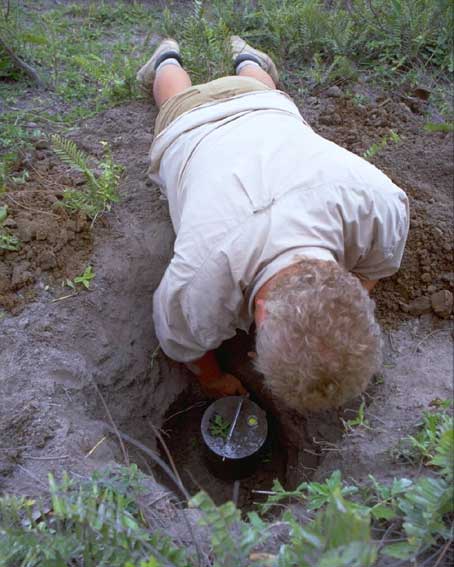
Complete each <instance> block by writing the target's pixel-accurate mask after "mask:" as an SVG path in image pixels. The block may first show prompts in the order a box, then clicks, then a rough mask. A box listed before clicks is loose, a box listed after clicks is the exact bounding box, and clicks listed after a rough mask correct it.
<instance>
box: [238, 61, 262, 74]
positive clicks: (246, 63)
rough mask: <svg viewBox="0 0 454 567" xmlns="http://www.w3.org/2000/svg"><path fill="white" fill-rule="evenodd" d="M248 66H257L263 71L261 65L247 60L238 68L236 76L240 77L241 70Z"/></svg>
mask: <svg viewBox="0 0 454 567" xmlns="http://www.w3.org/2000/svg"><path fill="white" fill-rule="evenodd" d="M246 65H255V66H256V67H258V68H259V69H261V67H260V65H259V64H258V63H257V62H256V61H252V59H246V61H242V62H241V63H240V64H239V65H238V67H237V68H236V74H237V75H239V74H240V71H241V69H244V67H246Z"/></svg>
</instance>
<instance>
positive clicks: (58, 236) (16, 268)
mask: <svg viewBox="0 0 454 567" xmlns="http://www.w3.org/2000/svg"><path fill="white" fill-rule="evenodd" d="M35 146H36V148H39V149H35V150H34V151H33V152H26V153H25V154H24V155H23V159H22V160H20V161H18V162H17V163H16V164H15V168H16V170H17V173H19V172H22V173H23V171H24V168H26V171H28V172H29V173H28V176H25V177H23V183H22V182H21V183H17V184H14V185H13V184H11V186H9V187H7V192H6V193H4V194H2V195H0V206H1V205H7V207H8V217H7V219H6V221H5V222H4V223H3V226H4V227H6V228H7V230H8V233H9V234H10V235H11V236H12V237H15V238H17V239H18V240H19V249H18V250H17V251H8V250H2V249H1V248H0V307H3V308H5V309H7V310H8V311H10V312H11V313H13V314H17V313H18V312H19V311H20V310H21V309H23V307H24V305H25V304H26V303H27V302H28V301H31V300H33V299H34V298H35V297H36V293H37V291H38V290H39V289H41V290H42V289H44V288H46V287H47V288H49V287H58V286H60V287H61V285H62V283H64V280H65V279H66V278H69V279H72V278H73V277H74V276H76V275H77V274H79V273H80V271H81V270H83V267H84V265H85V263H86V262H87V260H88V258H89V256H90V254H91V252H92V234H91V231H90V225H89V223H88V221H87V219H86V217H85V216H84V215H83V214H76V215H70V214H68V213H67V211H66V210H65V209H64V208H63V207H62V206H61V202H62V198H63V191H64V190H65V189H67V188H73V189H74V188H77V187H79V186H80V184H81V183H83V180H81V178H80V175H79V174H77V173H74V172H72V173H71V172H69V171H68V168H67V167H66V166H64V165H63V164H62V163H61V162H59V160H58V158H57V157H56V156H55V155H54V154H53V152H52V151H51V150H50V148H49V144H48V142H47V141H46V140H43V139H42V140H38V141H36V144H35ZM35 284H36V288H35Z"/></svg>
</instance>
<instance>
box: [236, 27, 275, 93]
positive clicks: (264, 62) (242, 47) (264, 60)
mask: <svg viewBox="0 0 454 567" xmlns="http://www.w3.org/2000/svg"><path fill="white" fill-rule="evenodd" d="M230 46H231V49H232V55H233V63H234V65H235V69H236V68H237V66H238V65H239V64H240V63H241V62H242V61H246V60H250V61H255V62H256V63H258V64H259V65H260V67H261V68H262V69H263V70H264V71H266V72H267V73H268V75H270V76H271V78H272V79H273V81H274V83H275V84H277V83H278V82H279V73H278V72H277V69H276V65H275V64H274V61H273V60H272V59H271V57H270V56H269V55H267V54H266V53H264V52H263V51H259V50H258V49H254V48H253V47H251V46H250V45H249V44H248V43H246V42H245V41H244V39H242V38H241V37H240V36H239V35H232V36H230Z"/></svg>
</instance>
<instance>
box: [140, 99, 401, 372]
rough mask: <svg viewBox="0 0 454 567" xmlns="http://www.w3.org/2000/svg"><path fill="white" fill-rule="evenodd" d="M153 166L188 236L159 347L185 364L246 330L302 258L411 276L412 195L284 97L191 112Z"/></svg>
mask: <svg viewBox="0 0 454 567" xmlns="http://www.w3.org/2000/svg"><path fill="white" fill-rule="evenodd" d="M150 160H151V165H150V176H151V178H152V179H153V180H154V181H155V182H156V183H157V184H158V185H159V186H160V187H161V190H162V192H163V194H164V195H165V196H166V197H167V198H168V201H169V209H170V215H171V218H172V222H173V226H174V229H175V232H176V234H177V238H176V242H175V249H174V256H173V258H172V261H171V262H170V264H169V266H168V268H167V270H166V272H165V274H164V277H163V279H162V281H161V283H160V285H159V287H158V289H157V290H156V292H155V295H154V302H153V311H154V312H153V316H154V323H155V330H156V333H157V336H158V339H159V342H160V344H161V347H162V348H163V350H164V351H165V352H166V354H167V355H168V356H170V357H171V358H173V359H174V360H178V361H181V362H188V361H191V360H195V359H197V358H199V357H201V356H202V355H203V354H204V353H205V352H206V351H208V350H212V349H215V348H217V347H218V346H219V345H220V344H221V343H222V342H223V341H224V340H226V339H228V338H230V337H232V336H233V335H235V333H236V329H243V330H246V331H247V330H248V329H249V327H250V325H251V323H252V321H253V316H254V302H253V299H254V296H255V294H256V292H257V291H258V290H259V289H260V287H261V286H262V285H263V284H264V283H265V282H266V281H267V280H268V279H270V278H271V277H272V276H273V275H274V274H276V273H277V272H278V271H279V270H281V269H282V268H284V267H286V266H288V265H289V264H291V263H292V262H294V261H295V257H296V256H301V255H304V256H308V257H312V258H320V259H324V260H331V261H336V262H338V263H339V264H341V265H342V266H344V267H345V268H346V269H347V270H349V271H352V272H354V273H356V274H357V275H358V276H359V277H361V278H364V279H371V280H375V279H380V278H383V277H386V276H390V275H392V274H393V273H394V272H396V271H397V270H398V268H399V266H400V262H401V259H402V254H403V250H404V246H405V241H406V238H407V232H408V224H409V214H408V200H407V197H406V196H405V193H404V192H403V191H402V190H400V189H399V188H398V187H397V186H396V185H394V184H393V183H392V181H391V180H390V179H389V178H388V177H387V176H386V175H385V174H384V173H382V172H381V171H379V170H378V169H377V168H376V167H374V166H373V165H371V164H370V163H368V162H367V161H365V160H364V159H362V158H360V157H358V156H357V155H355V154H352V153H351V152H349V151H347V150H345V149H343V148H341V147H339V146H337V145H336V144H334V143H333V142H330V141H328V140H325V139H324V138H322V137H321V136H319V135H318V134H316V133H315V132H314V131H313V130H312V129H311V128H310V127H309V126H308V125H307V123H306V122H305V121H304V119H303V118H302V116H301V115H300V113H299V111H298V109H297V107H296V106H295V104H294V103H293V102H292V101H291V99H290V98H289V97H288V96H287V95H286V94H285V93H282V92H280V91H268V90H267V91H258V92H254V93H247V94H243V95H239V96H237V97H234V98H232V99H228V100H225V101H217V102H214V103H208V104H205V105H203V106H201V107H198V108H196V109H194V110H191V111H189V112H186V113H185V114H183V115H181V116H179V117H178V118H177V119H176V120H175V121H174V122H172V123H171V124H170V125H169V126H168V127H167V128H166V129H165V130H164V131H162V132H161V133H160V134H159V136H157V138H156V139H155V140H154V142H153V144H152V147H151V150H150Z"/></svg>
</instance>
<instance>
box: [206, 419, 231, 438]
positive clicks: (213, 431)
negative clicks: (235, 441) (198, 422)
mask: <svg viewBox="0 0 454 567" xmlns="http://www.w3.org/2000/svg"><path fill="white" fill-rule="evenodd" d="M230 425H231V424H230V422H229V421H227V420H226V419H224V418H223V417H222V415H221V414H219V413H215V414H214V415H213V417H212V418H211V419H210V425H209V427H208V431H209V433H210V435H211V436H212V437H220V438H221V439H223V440H224V441H226V439H227V437H228V435H229V431H230Z"/></svg>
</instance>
